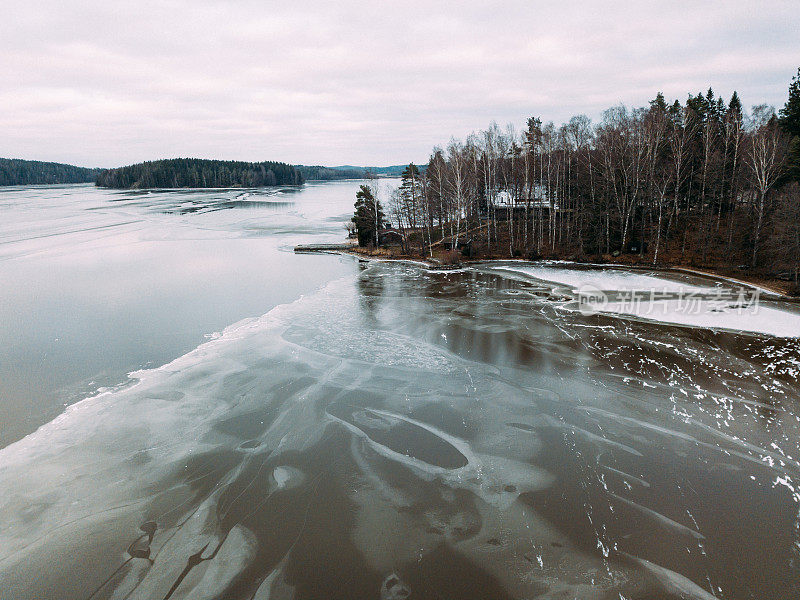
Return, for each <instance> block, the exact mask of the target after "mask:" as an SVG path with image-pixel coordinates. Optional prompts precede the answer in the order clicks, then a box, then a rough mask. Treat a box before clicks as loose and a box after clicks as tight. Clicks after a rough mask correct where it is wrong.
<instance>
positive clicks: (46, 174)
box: [0, 158, 100, 185]
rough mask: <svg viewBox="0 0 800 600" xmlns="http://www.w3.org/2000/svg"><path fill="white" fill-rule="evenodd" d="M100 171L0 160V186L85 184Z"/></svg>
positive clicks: (34, 162) (58, 164)
mask: <svg viewBox="0 0 800 600" xmlns="http://www.w3.org/2000/svg"><path fill="white" fill-rule="evenodd" d="M98 173H100V169H87V168H85V167H76V166H73V165H63V164H61V163H52V162H40V161H38V160H22V159H19V158H0V185H38V184H49V183H87V182H89V181H94V180H95V178H96V177H97V175H98Z"/></svg>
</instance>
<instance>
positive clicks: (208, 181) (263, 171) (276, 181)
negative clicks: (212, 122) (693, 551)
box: [97, 158, 303, 189]
mask: <svg viewBox="0 0 800 600" xmlns="http://www.w3.org/2000/svg"><path fill="white" fill-rule="evenodd" d="M300 183H303V176H302V175H301V174H300V172H299V171H298V170H297V169H295V168H294V167H293V166H292V165H287V164H285V163H279V162H256V163H251V162H241V161H231V160H206V159H201V158H170V159H166V160H154V161H148V162H143V163H139V164H135V165H130V166H127V167H119V168H117V169H108V170H106V171H103V172H101V173H100V174H99V175H98V176H97V185H98V186H101V187H110V188H119V189H131V188H136V189H141V188H178V187H188V188H223V187H261V186H269V185H296V184H300Z"/></svg>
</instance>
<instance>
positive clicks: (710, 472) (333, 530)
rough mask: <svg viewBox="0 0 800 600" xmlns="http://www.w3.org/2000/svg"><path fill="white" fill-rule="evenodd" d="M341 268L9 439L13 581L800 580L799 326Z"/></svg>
mask: <svg viewBox="0 0 800 600" xmlns="http://www.w3.org/2000/svg"><path fill="white" fill-rule="evenodd" d="M305 258H308V259H310V260H312V261H315V264H316V265H341V264H342V263H341V262H340V261H341V260H342V259H340V258H338V257H333V256H315V257H305ZM317 261H318V262H317ZM344 264H345V265H346V267H343V268H347V269H349V270H348V271H346V272H344V273H337V274H335V276H334V274H333V273H331V278H330V281H329V282H328V283H327V284H324V285H323V287H321V288H320V289H318V290H317V291H315V292H313V293H308V294H306V295H305V296H303V297H302V298H298V299H294V300H292V301H291V302H288V303H285V304H283V305H280V306H277V307H276V308H273V309H271V310H269V311H268V312H266V314H264V315H263V316H261V317H255V318H252V319H247V320H244V321H241V322H239V323H237V324H236V325H233V326H231V327H229V328H228V329H226V330H225V331H224V332H223V333H222V335H219V336H215V338H214V339H211V340H210V341H208V342H206V343H205V344H203V345H200V346H199V347H198V348H196V349H195V350H193V351H191V352H189V353H187V354H184V355H183V356H180V357H179V358H176V359H175V360H173V361H172V362H170V363H168V364H166V365H165V366H163V367H160V368H157V369H151V370H144V371H140V372H138V373H136V374H134V381H135V383H134V384H133V385H129V386H127V387H122V388H116V389H112V390H109V391H108V392H106V393H102V394H100V395H98V396H96V397H93V398H89V399H87V400H84V401H82V402H79V403H77V404H74V405H72V406H70V407H69V408H68V409H67V410H66V412H64V413H63V414H62V415H60V416H59V417H57V418H56V419H55V420H53V421H52V422H50V423H49V424H47V425H45V426H43V427H42V428H41V429H39V430H38V431H36V432H35V433H32V434H30V435H27V436H26V437H24V438H23V439H22V440H20V441H18V442H16V443H14V444H12V445H10V446H8V447H6V448H5V449H3V450H2V451H0V486H1V487H0V519H1V520H0V598H3V599H6V598H84V599H88V598H192V599H196V598H254V599H264V598H320V599H322V598H325V599H329V598H374V599H381V600H384V599H402V598H465V599H469V598H482V599H485V598H614V599H623V598H624V599H628V600H630V599H634V598H639V599H645V598H647V599H652V598H713V597H717V598H728V599H733V598H761V599H776V598H794V597H797V596H798V593H800V569H799V568H798V558H800V555H798V552H799V551H800V545H798V542H799V541H800V519H799V517H798V509H799V508H800V505H799V504H798V502H800V493H799V492H798V488H797V483H798V478H800V465H798V462H797V457H798V455H799V454H798V440H800V435H799V434H800V420H799V419H798V416H797V415H798V410H799V408H800V407H798V399H800V386H799V385H798V381H797V367H798V360H799V359H800V343H799V342H798V339H797V338H777V337H771V336H766V335H757V334H741V333H734V332H730V331H721V330H710V329H701V328H688V327H677V326H673V325H665V324H657V323H652V322H645V321H640V320H631V319H621V318H618V317H612V316H602V315H584V314H581V313H580V312H577V311H575V310H571V309H570V306H571V296H570V293H569V291H568V289H567V288H564V287H563V286H554V285H552V284H546V283H544V282H542V281H539V280H536V279H533V278H529V277H524V276H518V275H509V273H507V272H503V271H501V270H498V269H496V268H494V267H489V266H485V267H476V268H472V269H465V270H461V271H456V272H440V271H428V270H425V269H424V268H422V267H420V266H417V265H411V264H400V263H369V264H359V263H357V262H356V261H350V262H346V263H344ZM317 268H319V267H317ZM323 270H324V268H323ZM685 283H689V284H696V283H697V282H696V281H687V282H685Z"/></svg>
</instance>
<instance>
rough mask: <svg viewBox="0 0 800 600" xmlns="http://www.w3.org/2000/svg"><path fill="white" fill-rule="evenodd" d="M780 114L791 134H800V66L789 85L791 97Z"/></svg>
mask: <svg viewBox="0 0 800 600" xmlns="http://www.w3.org/2000/svg"><path fill="white" fill-rule="evenodd" d="M780 116H781V125H782V126H783V129H784V130H785V131H786V132H787V133H788V134H789V135H791V136H800V68H798V69H797V75H795V76H794V78H793V79H792V83H791V84H790V85H789V99H788V100H787V101H786V105H785V106H784V107H783V108H782V109H781V111H780Z"/></svg>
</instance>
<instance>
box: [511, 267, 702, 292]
mask: <svg viewBox="0 0 800 600" xmlns="http://www.w3.org/2000/svg"><path fill="white" fill-rule="evenodd" d="M495 268H496V269H497V270H502V271H509V272H512V273H522V274H523V275H528V276H530V277H535V278H536V279H540V280H542V281H549V282H553V283H557V284H560V285H561V286H564V287H568V288H570V289H572V290H573V291H577V290H579V289H581V288H594V289H596V290H606V291H612V290H613V291H621V292H630V291H650V290H651V289H652V290H654V291H656V292H669V293H673V292H675V293H680V292H687V293H688V292H712V291H714V290H715V289H716V288H715V287H700V286H696V285H689V284H687V283H683V282H681V281H675V280H672V279H665V278H662V277H656V276H654V275H642V274H640V273H633V272H631V271H621V270H610V269H565V268H561V267H546V266H536V265H530V266H516V265H513V266H512V265H503V266H499V267H495Z"/></svg>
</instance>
